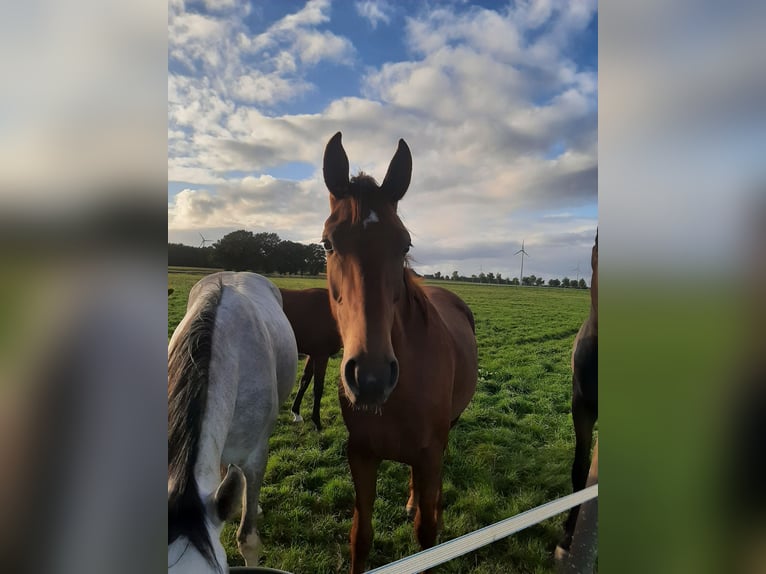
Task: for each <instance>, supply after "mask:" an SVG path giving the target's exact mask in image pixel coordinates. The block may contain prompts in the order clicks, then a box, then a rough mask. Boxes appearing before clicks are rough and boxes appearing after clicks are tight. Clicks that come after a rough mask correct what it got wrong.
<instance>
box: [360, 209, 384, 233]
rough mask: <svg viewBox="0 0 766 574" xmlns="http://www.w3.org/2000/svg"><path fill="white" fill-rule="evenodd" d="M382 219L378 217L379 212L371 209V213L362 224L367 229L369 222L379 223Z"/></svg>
mask: <svg viewBox="0 0 766 574" xmlns="http://www.w3.org/2000/svg"><path fill="white" fill-rule="evenodd" d="M378 221H380V220H379V219H378V214H377V213H375V212H374V211H373V210H370V215H368V216H367V219H365V220H364V221H363V222H362V224H363V225H364V228H365V229H367V224H368V223H378Z"/></svg>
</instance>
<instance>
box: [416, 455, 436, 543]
mask: <svg viewBox="0 0 766 574" xmlns="http://www.w3.org/2000/svg"><path fill="white" fill-rule="evenodd" d="M441 453H442V451H441V450H437V451H436V452H432V453H427V454H426V455H425V456H424V457H423V460H422V461H420V462H418V463H417V464H416V465H415V466H414V467H413V469H412V478H413V479H414V487H415V491H416V492H417V500H418V510H417V512H416V513H415V537H416V538H417V539H418V543H419V544H420V547H421V548H422V549H424V550H425V549H426V548H431V547H432V546H434V545H435V544H436V535H437V533H438V523H439V519H440V518H441V507H440V506H441V486H442V468H441V467H442V460H441Z"/></svg>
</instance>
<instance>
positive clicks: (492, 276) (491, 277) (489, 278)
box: [487, 271, 495, 283]
mask: <svg viewBox="0 0 766 574" xmlns="http://www.w3.org/2000/svg"><path fill="white" fill-rule="evenodd" d="M487 281H489V282H490V283H494V282H495V274H494V273H492V272H491V271H490V272H489V273H487Z"/></svg>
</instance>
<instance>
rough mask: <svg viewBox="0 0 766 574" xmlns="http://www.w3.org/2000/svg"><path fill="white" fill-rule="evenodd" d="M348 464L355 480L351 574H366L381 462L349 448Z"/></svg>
mask: <svg viewBox="0 0 766 574" xmlns="http://www.w3.org/2000/svg"><path fill="white" fill-rule="evenodd" d="M348 464H349V466H350V467H351V476H352V478H353V479H354V490H355V491H356V498H355V500H354V523H353V525H352V527H351V574H358V573H360V572H364V570H365V564H366V562H367V558H368V557H369V555H370V548H371V547H372V534H373V532H372V507H373V504H374V503H375V481H376V479H377V477H378V464H379V461H378V460H375V459H373V458H370V457H368V456H366V455H364V454H363V453H361V452H356V451H355V450H354V449H353V448H352V447H351V446H349V448H348Z"/></svg>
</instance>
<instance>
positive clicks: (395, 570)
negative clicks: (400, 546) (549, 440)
mask: <svg viewBox="0 0 766 574" xmlns="http://www.w3.org/2000/svg"><path fill="white" fill-rule="evenodd" d="M597 496H598V484H594V485H593V486H589V487H588V488H585V489H583V490H580V491H577V492H575V493H572V494H568V495H567V496H563V497H561V498H558V499H556V500H553V501H551V502H547V503H545V504H543V505H541V506H537V507H535V508H532V509H531V510H527V511H526V512H522V513H521V514H517V515H516V516H512V517H511V518H506V519H505V520H501V521H500V522H496V523H495V524H491V525H489V526H485V527H484V528H481V529H479V530H475V531H474V532H470V533H468V534H464V535H463V536H460V537H459V538H455V539H454V540H450V541H448V542H444V543H443V544H439V545H438V546H434V547H433V548H428V549H427V550H423V551H422V552H418V553H417V554H413V555H412V556H407V557H406V558H402V559H400V560H397V561H396V562H391V563H390V564H386V565H385V566H380V567H379V568H375V569H374V570H370V571H369V573H368V574H416V573H417V572H422V571H423V570H426V569H428V568H432V567H434V566H438V565H439V564H443V563H444V562H448V561H449V560H452V559H453V558H457V557H458V556H462V555H463V554H467V553H469V552H472V551H474V550H477V549H478V548H481V547H482V546H486V545H487V544H491V543H492V542H495V541H497V540H500V539H501V538H505V537H506V536H510V535H511V534H514V533H516V532H518V531H520V530H524V529H525V528H528V527H529V526H532V525H534V524H537V523H538V522H542V521H543V520H546V519H548V518H551V517H553V516H556V515H557V514H560V513H562V512H564V511H566V510H569V509H570V508H572V507H573V506H577V505H578V504H582V503H583V502H586V501H588V500H591V499H593V498H596V497H597Z"/></svg>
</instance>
